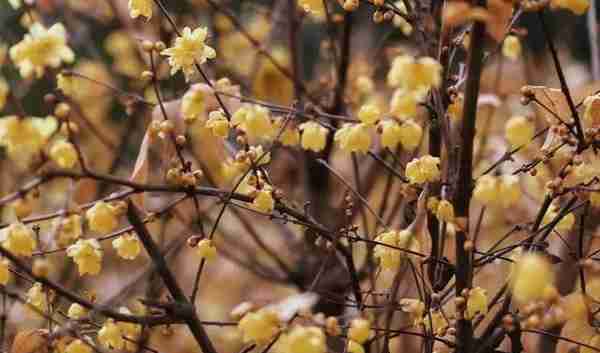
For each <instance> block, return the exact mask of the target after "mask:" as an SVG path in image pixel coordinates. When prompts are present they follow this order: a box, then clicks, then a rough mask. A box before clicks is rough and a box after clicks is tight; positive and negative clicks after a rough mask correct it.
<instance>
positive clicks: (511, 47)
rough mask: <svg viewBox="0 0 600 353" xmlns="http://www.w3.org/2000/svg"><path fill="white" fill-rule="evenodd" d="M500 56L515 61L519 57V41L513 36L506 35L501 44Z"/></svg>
mask: <svg viewBox="0 0 600 353" xmlns="http://www.w3.org/2000/svg"><path fill="white" fill-rule="evenodd" d="M502 55H504V56H505V57H507V58H509V59H512V60H517V59H518V58H519V56H521V41H520V40H519V37H517V36H515V35H512V34H511V35H508V36H506V38H505V39H504V43H502Z"/></svg>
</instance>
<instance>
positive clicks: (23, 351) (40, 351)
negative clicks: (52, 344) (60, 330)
mask: <svg viewBox="0 0 600 353" xmlns="http://www.w3.org/2000/svg"><path fill="white" fill-rule="evenodd" d="M10 352H11V353H48V352H49V350H48V330H41V329H37V330H25V331H20V332H18V333H17V335H16V336H15V339H14V340H13V343H12V347H11V349H10Z"/></svg>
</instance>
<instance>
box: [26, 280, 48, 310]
mask: <svg viewBox="0 0 600 353" xmlns="http://www.w3.org/2000/svg"><path fill="white" fill-rule="evenodd" d="M27 304H29V305H31V306H33V307H34V308H36V309H37V310H38V311H41V312H43V313H45V312H48V295H47V291H46V290H45V289H44V287H43V286H42V284H41V283H35V284H34V285H33V286H32V287H31V288H29V290H28V291H27Z"/></svg>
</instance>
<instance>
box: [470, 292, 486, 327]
mask: <svg viewBox="0 0 600 353" xmlns="http://www.w3.org/2000/svg"><path fill="white" fill-rule="evenodd" d="M487 312H488V297H487V292H486V291H485V289H483V288H481V287H475V288H472V289H471V290H469V295H468V297H467V311H466V312H465V317H466V319H467V320H471V319H473V318H474V317H475V315H477V314H482V315H485V314H487Z"/></svg>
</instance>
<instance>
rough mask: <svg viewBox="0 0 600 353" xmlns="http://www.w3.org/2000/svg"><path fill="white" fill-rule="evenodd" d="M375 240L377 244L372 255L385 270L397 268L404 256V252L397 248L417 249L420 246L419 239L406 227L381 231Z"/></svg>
mask: <svg viewBox="0 0 600 353" xmlns="http://www.w3.org/2000/svg"><path fill="white" fill-rule="evenodd" d="M375 241H376V242H377V243H378V244H377V245H375V248H374V249H373V257H375V258H376V259H378V260H379V266H381V268H383V269H386V270H395V269H397V268H398V266H400V263H401V261H402V259H404V258H405V257H406V252H405V251H401V250H399V249H406V250H411V251H419V248H420V244H419V241H418V240H417V239H416V238H415V237H414V235H413V234H412V233H411V232H410V231H408V230H406V229H405V230H402V231H399V232H397V231H394V230H391V231H387V232H384V233H381V234H379V235H378V236H377V237H376V238H375ZM398 248H399V249H398Z"/></svg>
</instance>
